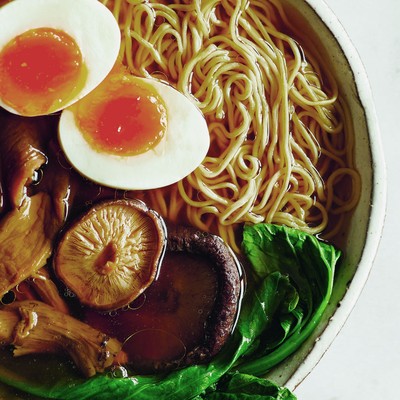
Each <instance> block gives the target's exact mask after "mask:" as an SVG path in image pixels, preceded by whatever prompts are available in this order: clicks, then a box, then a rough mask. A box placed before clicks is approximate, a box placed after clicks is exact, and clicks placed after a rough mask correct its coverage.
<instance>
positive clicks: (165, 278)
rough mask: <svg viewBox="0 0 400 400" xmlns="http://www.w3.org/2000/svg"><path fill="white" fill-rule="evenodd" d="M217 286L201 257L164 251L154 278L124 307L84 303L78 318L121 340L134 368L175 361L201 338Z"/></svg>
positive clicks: (149, 369) (146, 369)
mask: <svg viewBox="0 0 400 400" xmlns="http://www.w3.org/2000/svg"><path fill="white" fill-rule="evenodd" d="M217 291H218V281H217V275H216V272H215V271H214V269H213V266H212V265H210V263H209V262H208V260H207V258H204V257H200V256H198V255H194V254H189V253H183V252H167V253H166V255H165V258H164V261H163V264H162V267H161V270H160V273H159V276H158V279H157V280H156V281H155V282H154V283H153V284H152V285H151V286H150V287H149V288H148V289H147V290H146V292H145V293H144V294H142V295H141V296H140V297H139V298H138V299H137V300H136V301H134V302H133V303H131V304H130V305H129V307H125V308H124V309H122V310H118V311H116V312H111V313H106V314H102V313H99V312H96V311H94V310H90V309H86V310H84V320H85V321H86V322H87V323H89V324H90V325H91V326H93V327H95V328H97V329H99V330H101V331H103V332H105V333H107V334H109V335H110V336H113V337H116V338H117V339H119V340H120V341H121V342H122V343H124V345H123V348H122V349H123V350H124V351H125V352H126V353H127V355H128V357H129V361H130V362H131V363H132V365H133V368H134V369H135V370H137V371H138V372H144V373H146V372H152V371H153V370H157V369H158V368H159V366H160V365H165V364H169V363H170V364H174V365H175V364H179V362H180V360H182V359H183V358H184V357H185V355H186V354H187V353H188V352H190V351H191V350H193V349H194V348H195V347H196V346H201V345H202V344H203V343H204V341H205V340H206V334H207V325H208V319H209V316H210V314H211V312H212V309H213V307H214V303H215V299H216V294H217Z"/></svg>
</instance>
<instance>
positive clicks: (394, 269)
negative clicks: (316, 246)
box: [295, 0, 400, 400]
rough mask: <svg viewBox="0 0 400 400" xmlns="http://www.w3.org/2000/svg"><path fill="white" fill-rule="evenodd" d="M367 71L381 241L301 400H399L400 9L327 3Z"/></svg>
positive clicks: (384, 1)
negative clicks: (382, 196)
mask: <svg viewBox="0 0 400 400" xmlns="http://www.w3.org/2000/svg"><path fill="white" fill-rule="evenodd" d="M325 2H326V3H327V4H328V5H329V7H330V8H331V9H332V10H333V11H334V13H335V14H336V15H337V17H338V18H339V20H340V22H341V23H342V25H343V26H344V28H345V30H346V31H347V33H348V35H349V36H350V38H351V40H352V42H353V44H354V45H355V47H356V48H357V50H358V52H359V54H360V57H361V60H362V61H363V63H364V66H365V69H366V71H367V75H368V77H369V80H370V84H371V88H372V92H373V95H374V100H375V106H376V110H377V114H378V119H379V125H380V130H381V138H382V143H383V150H384V153H385V158H386V166H387V175H388V203H387V214H386V222H385V227H384V232H383V237H382V241H381V243H380V247H379V251H378V254H377V257H376V259H375V263H374V266H373V269H372V271H371V274H370V277H369V280H368V282H367V284H366V286H365V288H364V290H363V292H362V294H361V296H360V298H359V300H358V302H357V304H356V306H355V308H354V310H353V312H352V314H351V315H350V317H349V319H348V320H347V322H346V324H345V326H344V328H343V329H342V331H341V333H340V334H339V336H338V337H337V338H336V340H335V341H334V342H333V344H332V345H331V347H330V349H329V350H328V352H327V353H326V354H325V356H324V357H323V358H322V360H321V361H320V363H319V364H318V365H317V367H316V368H315V369H314V370H313V372H311V374H310V375H309V376H308V377H307V378H306V380H305V381H304V382H303V383H302V384H301V385H300V387H299V388H298V389H297V390H296V391H295V394H296V396H297V397H298V400H396V399H400V389H399V382H400V329H399V328H400V1H399V0H325Z"/></svg>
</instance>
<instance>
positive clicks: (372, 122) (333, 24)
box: [286, 0, 387, 390]
mask: <svg viewBox="0 0 400 400" xmlns="http://www.w3.org/2000/svg"><path fill="white" fill-rule="evenodd" d="M303 1H304V2H305V3H306V4H307V5H308V6H309V7H311V8H312V10H313V11H314V12H315V14H316V15H317V17H318V18H319V19H320V20H321V21H322V22H323V23H324V25H325V26H326V27H327V28H328V30H329V31H330V33H331V34H332V36H333V37H334V39H335V40H336V42H337V43H338V45H339V47H340V49H341V51H342V54H343V56H344V57H345V58H346V60H347V62H348V63H349V65H350V68H351V71H352V74H353V79H354V82H355V86H356V89H357V96H358V99H359V102H360V104H361V106H362V108H363V110H364V114H365V119H366V125H367V131H368V132H367V134H368V139H369V150H370V154H371V160H372V166H373V169H372V189H371V190H372V191H371V197H370V215H369V220H368V227H367V232H366V240H365V245H364V248H363V252H362V255H361V258H360V261H359V264H358V267H357V270H356V273H355V275H354V277H353V279H352V281H351V283H350V284H349V286H348V289H347V291H346V294H345V296H344V297H343V299H342V300H341V302H340V307H338V308H337V310H336V311H335V313H334V318H333V319H332V320H330V322H329V323H328V325H327V326H326V328H325V329H324V331H323V332H322V333H321V335H320V336H319V338H318V339H317V340H316V341H315V343H314V345H313V347H312V349H311V350H310V352H309V353H308V355H307V356H306V358H305V359H304V360H303V361H302V363H301V364H300V366H299V368H298V369H297V370H296V371H295V372H294V373H293V374H292V375H291V377H290V378H289V379H288V380H287V382H286V386H287V387H288V388H289V389H290V390H294V389H296V387H297V386H298V385H300V384H301V382H302V381H303V380H304V379H305V378H306V377H307V376H308V375H309V374H310V373H311V371H312V370H313V369H314V368H315V367H316V365H317V364H318V362H319V361H320V360H321V358H322V357H323V355H324V354H325V353H326V351H327V350H328V349H329V347H330V345H331V344H332V342H333V341H334V339H335V338H336V336H337V335H338V334H339V332H340V331H341V329H342V328H343V326H344V324H345V322H346V320H347V318H348V317H349V315H350V313H351V311H352V310H353V308H354V306H355V304H356V302H357V300H358V298H359V296H360V295H361V292H362V290H363V288H364V286H365V284H366V282H367V279H368V276H369V274H370V271H371V268H372V265H373V262H374V259H375V256H376V254H377V251H378V247H379V242H380V239H381V237H382V231H383V226H384V221H385V215H386V202H387V181H386V165H385V160H384V154H383V148H382V143H381V136H380V129H379V125H378V118H377V114H376V110H375V105H374V101H373V95H372V90H371V87H370V84H369V80H368V76H367V73H366V70H365V68H364V65H363V63H362V61H361V58H360V56H359V54H358V52H357V50H356V48H355V46H354V45H353V43H352V42H351V39H350V37H349V36H348V34H347V32H346V30H345V29H344V27H343V26H342V25H341V23H340V21H339V19H338V18H337V17H336V15H335V14H334V12H333V11H332V10H331V9H330V7H329V6H328V5H327V4H326V3H325V1H324V0H303Z"/></svg>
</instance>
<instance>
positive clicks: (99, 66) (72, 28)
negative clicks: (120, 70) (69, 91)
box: [0, 0, 121, 114]
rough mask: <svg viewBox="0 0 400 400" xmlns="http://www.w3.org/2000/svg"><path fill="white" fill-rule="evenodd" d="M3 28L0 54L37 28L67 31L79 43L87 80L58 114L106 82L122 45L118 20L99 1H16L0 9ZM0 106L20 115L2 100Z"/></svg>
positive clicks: (0, 39) (0, 29) (0, 21)
mask: <svg viewBox="0 0 400 400" xmlns="http://www.w3.org/2000/svg"><path fill="white" fill-rule="evenodd" d="M0 27H1V28H0V50H1V49H2V48H3V47H4V46H5V45H6V44H7V43H9V42H10V41H11V40H12V39H14V38H15V37H16V36H18V35H21V34H22V33H24V32H26V31H28V30H31V29H38V28H53V29H58V30H61V31H64V32H65V33H67V34H68V35H70V36H71V37H72V38H73V39H74V40H75V41H76V43H77V45H78V46H79V48H80V51H81V53H82V56H83V61H84V63H85V65H86V68H87V71H88V76H87V79H86V82H85V85H84V87H83V88H82V90H81V91H80V92H79V94H78V95H77V96H75V97H74V98H73V99H71V100H70V101H68V103H66V104H63V105H62V107H60V108H59V109H58V110H60V109H62V108H65V107H68V106H69V105H71V104H73V103H75V102H76V101H78V100H79V99H81V98H82V97H84V96H86V95H87V94H88V93H89V92H91V91H92V90H93V89H94V88H95V87H96V86H97V85H99V83H100V82H102V81H103V80H104V78H105V77H106V76H107V74H108V73H109V72H110V70H111V69H112V67H113V66H114V64H115V61H116V59H117V57H118V53H119V49H120V44H121V33H120V30H119V26H118V23H117V21H116V19H115V18H114V16H113V15H112V13H111V12H110V11H109V10H108V9H107V8H106V7H105V6H104V5H103V4H102V3H100V2H99V1H97V0H14V1H12V2H11V3H8V4H6V5H5V6H3V7H1V8H0ZM0 106H1V107H3V108H5V109H6V110H7V111H9V112H12V113H14V114H19V113H18V112H17V111H16V110H14V109H13V108H12V107H10V106H9V105H7V104H5V103H4V102H3V101H2V100H1V99H0ZM58 110H54V111H58Z"/></svg>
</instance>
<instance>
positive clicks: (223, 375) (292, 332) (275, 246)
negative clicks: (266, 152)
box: [0, 224, 340, 400]
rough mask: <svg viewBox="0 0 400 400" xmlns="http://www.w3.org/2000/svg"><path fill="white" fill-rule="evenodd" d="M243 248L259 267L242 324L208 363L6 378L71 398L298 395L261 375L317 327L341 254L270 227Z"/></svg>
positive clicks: (253, 229) (252, 275)
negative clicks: (155, 370) (142, 372)
mask: <svg viewBox="0 0 400 400" xmlns="http://www.w3.org/2000/svg"><path fill="white" fill-rule="evenodd" d="M243 251H244V254H245V255H246V256H247V257H248V259H249V261H250V263H251V265H252V268H251V270H250V271H248V289H247V291H246V295H245V297H244V299H243V304H242V308H241V313H240V317H239V320H238V323H237V327H236V329H235V332H234V334H233V335H232V337H231V339H230V341H229V342H228V343H227V345H226V346H225V347H224V349H223V351H221V352H220V353H219V354H218V355H217V356H216V357H215V358H214V359H213V360H212V362H210V363H209V364H207V365H194V366H190V367H187V368H185V369H182V370H179V371H174V372H171V373H169V374H166V375H163V376H159V375H158V376H133V377H129V378H115V377H112V376H111V375H100V376H96V377H94V378H92V379H89V380H83V379H79V378H76V377H73V378H72V377H68V378H66V379H63V380H61V381H59V380H53V381H50V382H46V383H45V382H41V383H40V384H38V383H37V381H36V380H32V379H29V378H28V377H26V376H23V375H21V376H19V377H18V379H17V378H16V375H15V374H14V375H12V377H11V378H10V376H6V375H5V374H2V373H0V379H1V380H3V381H4V382H5V383H8V384H11V385H14V386H15V387H18V388H20V389H23V390H25V391H27V392H30V393H33V394H35V395H38V396H42V397H49V398H55V399H64V400H68V399H77V398H79V399H82V400H85V399H91V400H92V399H97V400H102V399H104V400H105V399H109V398H110V396H112V398H113V399H115V400H118V399H124V400H130V399H134V400H150V399H155V398H157V399H158V400H163V399H174V400H186V399H197V400H200V399H208V400H214V399H222V400H224V399H229V400H230V399H232V400H236V399H251V400H257V399H266V400H277V399H279V400H295V397H294V395H293V394H291V393H290V391H289V390H287V389H285V388H281V387H279V386H277V385H275V384H274V383H272V382H270V381H267V380H265V379H262V378H259V377H257V376H262V375H263V374H265V373H266V372H267V371H268V370H269V369H270V368H272V367H273V366H275V365H277V364H278V363H279V362H281V361H282V360H284V359H285V358H286V357H287V356H289V355H290V354H292V353H293V352H294V351H295V350H296V349H297V348H298V347H299V346H300V345H301V343H303V341H304V340H305V339H306V338H307V337H308V336H309V335H310V334H311V332H312V331H313V329H314V328H315V326H316V325H317V324H318V322H319V321H320V319H321V315H322V314H323V312H324V310H325V308H326V306H327V303H328V301H329V298H330V295H331V291H332V285H333V276H334V269H335V264H336V262H337V260H338V258H339V256H340V252H339V251H337V250H335V249H334V247H332V246H330V245H328V244H325V243H322V242H320V241H318V240H317V239H316V238H315V237H313V236H310V235H307V234H305V233H303V232H300V231H297V230H294V229H289V228H285V227H279V226H275V225H267V224H259V225H255V226H246V227H245V230H244V240H243ZM17 376H18V375H17Z"/></svg>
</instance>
